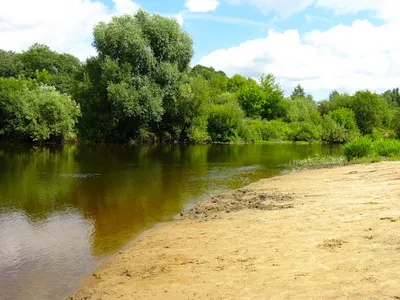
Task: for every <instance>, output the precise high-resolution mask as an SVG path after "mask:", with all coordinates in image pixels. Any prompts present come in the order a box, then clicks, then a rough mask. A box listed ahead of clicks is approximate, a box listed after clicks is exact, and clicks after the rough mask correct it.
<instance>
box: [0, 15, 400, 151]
mask: <svg viewBox="0 0 400 300" xmlns="http://www.w3.org/2000/svg"><path fill="white" fill-rule="evenodd" d="M93 40H94V41H93V46H94V47H95V49H96V51H97V55H96V56H94V57H90V58H88V59H87V60H86V61H85V62H83V63H82V62H80V61H79V59H77V58H76V57H74V56H73V55H70V54H60V53H57V52H55V51H52V50H51V49H50V48H49V47H47V46H45V45H40V44H34V45H32V46H31V47H30V48H29V49H28V50H27V51H23V52H21V53H15V52H12V51H4V50H0V139H3V140H18V141H34V142H66V141H76V140H81V141H93V142H147V141H158V142H171V141H186V142H194V143H202V142H241V141H243V142H262V141H284V140H288V141H324V142H330V143H344V142H348V141H350V140H353V139H355V138H357V137H359V136H361V135H369V136H371V137H373V138H379V137H381V136H383V135H385V136H388V135H391V136H397V137H400V118H399V117H400V109H399V107H400V95H399V89H398V88H396V89H393V90H388V91H386V92H385V93H383V94H378V93H374V92H371V91H369V90H363V91H358V92H356V93H354V94H353V95H350V94H345V93H339V92H337V91H333V92H332V93H331V94H330V96H329V99H327V100H323V101H320V102H316V101H314V99H313V97H312V96H311V95H309V94H307V93H306V92H305V91H304V89H303V88H302V87H301V86H300V85H298V86H297V87H296V88H295V89H294V90H293V92H292V94H291V96H290V97H285V95H284V92H283V90H282V88H281V87H280V86H279V84H278V83H277V82H276V79H275V77H274V76H273V75H272V74H267V75H263V76H261V78H259V79H258V80H254V79H252V78H246V77H244V76H241V75H239V74H236V75H234V76H232V77H228V76H227V75H226V74H225V73H224V72H222V71H217V70H214V69H213V68H208V67H204V66H201V65H197V66H195V67H193V68H191V67H190V61H191V59H192V56H193V41H192V38H191V37H190V35H188V34H187V33H186V32H184V31H183V30H182V29H181V27H180V26H179V25H178V24H177V22H176V21H174V20H172V19H169V18H166V17H163V16H160V15H157V14H149V13H147V12H145V11H143V10H141V11H139V12H138V13H136V14H135V15H125V16H118V17H114V18H113V19H112V20H111V21H110V22H109V23H104V22H101V23H99V24H98V25H96V26H95V28H94V30H93Z"/></svg>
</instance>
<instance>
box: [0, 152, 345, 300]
mask: <svg viewBox="0 0 400 300" xmlns="http://www.w3.org/2000/svg"><path fill="white" fill-rule="evenodd" d="M340 151H341V150H340V147H333V146H328V145H319V144H312V145H295V144H281V145H197V146H182V145H175V146H165V145H163V146H153V147H127V146H126V147H124V146H104V147H102V146H66V147H52V148H31V147H22V146H19V147H16V146H4V145H2V146H0V299H65V298H66V297H67V296H68V295H70V294H72V293H73V292H74V291H75V290H76V289H77V288H79V286H80V283H81V280H82V279H83V278H84V277H85V276H86V275H87V274H89V273H90V272H91V271H92V270H93V269H94V268H95V267H96V265H97V264H98V263H99V262H100V261H101V259H102V258H104V257H105V256H106V255H107V254H110V253H112V252H114V251H115V250H117V249H118V248H120V247H121V246H122V245H124V244H125V243H126V242H127V241H129V240H131V239H133V238H134V237H135V236H137V234H138V233H139V232H141V231H142V230H144V229H145V228H148V227H149V226H151V225H153V224H155V223H157V222H161V221H165V220H169V219H171V218H172V217H173V216H174V215H175V214H177V213H178V212H179V211H180V210H181V209H182V208H183V207H185V206H186V205H190V204H194V203H196V202H199V201H201V200H202V199H204V198H207V197H209V196H210V195H211V194H215V193H220V192H223V191H226V190H229V189H235V188H239V187H242V186H245V185H247V184H249V183H251V182H254V181H256V180H258V179H260V178H265V177H271V176H274V175H277V174H280V173H281V172H282V171H283V170H284V169H285V166H283V165H284V164H287V163H289V162H290V161H292V160H294V159H301V158H306V157H308V156H311V155H314V154H331V155H335V154H338V153H340Z"/></svg>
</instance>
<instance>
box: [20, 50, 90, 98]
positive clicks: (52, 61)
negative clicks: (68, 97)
mask: <svg viewBox="0 0 400 300" xmlns="http://www.w3.org/2000/svg"><path fill="white" fill-rule="evenodd" d="M16 59H17V60H18V63H20V67H19V69H20V71H19V74H18V75H23V76H26V77H28V78H36V75H37V71H40V72H42V71H43V70H46V71H47V72H48V73H49V74H50V75H51V79H50V80H49V82H48V84H49V85H52V86H54V87H56V88H57V90H59V91H60V92H62V93H68V94H71V93H72V90H73V88H74V86H75V77H76V76H77V74H78V73H79V72H80V71H81V68H82V65H81V62H80V61H79V59H77V58H76V57H74V56H73V55H71V54H60V53H57V52H54V51H52V50H51V49H50V48H49V47H48V46H46V45H41V44H34V45H32V46H31V47H30V48H29V49H28V50H27V51H24V52H22V53H18V54H16Z"/></svg>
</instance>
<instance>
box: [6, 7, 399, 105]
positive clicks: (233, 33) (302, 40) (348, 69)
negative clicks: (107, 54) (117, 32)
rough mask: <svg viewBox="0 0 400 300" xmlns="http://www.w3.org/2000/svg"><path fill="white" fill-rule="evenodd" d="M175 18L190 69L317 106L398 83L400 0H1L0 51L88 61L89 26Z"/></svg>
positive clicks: (93, 53)
mask: <svg viewBox="0 0 400 300" xmlns="http://www.w3.org/2000/svg"><path fill="white" fill-rule="evenodd" d="M140 8H142V9H145V10H147V11H148V12H150V13H159V14H162V15H164V16H166V17H170V18H174V19H176V20H177V22H178V23H179V24H180V25H181V26H182V28H183V30H185V31H186V32H188V33H189V34H190V35H191V36H192V37H193V40H194V51H195V55H194V57H193V60H192V65H196V64H202V65H205V66H209V67H214V68H215V69H217V70H223V71H225V72H226V73H227V75H229V76H232V75H234V74H236V73H239V74H242V75H244V76H246V77H252V78H259V77H260V76H261V75H262V74H267V73H272V74H274V75H275V77H276V79H277V82H278V83H279V84H280V85H281V87H282V88H283V89H284V91H285V93H286V94H290V92H291V90H293V88H294V87H295V86H296V85H297V84H301V85H302V86H303V87H304V88H305V90H306V92H308V93H310V94H312V95H313V96H314V97H315V99H317V100H320V99H324V98H327V97H328V95H329V93H330V92H331V91H332V90H338V91H340V92H348V93H353V92H354V91H356V90H360V89H370V90H373V91H377V92H382V91H385V90H387V89H391V88H394V87H398V86H399V85H400V38H399V34H398V32H399V30H398V29H399V28H400V1H399V0H135V1H132V0H0V48H1V49H5V50H14V51H23V50H26V49H27V48H28V47H29V46H30V45H32V44H33V43H36V42H38V43H42V44H46V45H48V46H49V47H50V48H52V49H53V50H55V51H58V52H67V53H71V54H74V55H76V56H77V57H79V58H80V59H81V60H82V61H83V60H85V59H86V58H87V57H89V56H92V55H95V54H96V51H95V50H94V48H93V47H92V46H91V43H92V29H93V26H94V25H95V24H97V23H98V22H100V21H106V22H107V21H109V20H110V19H111V18H112V16H114V15H123V14H133V13H135V12H136V11H137V10H138V9H140Z"/></svg>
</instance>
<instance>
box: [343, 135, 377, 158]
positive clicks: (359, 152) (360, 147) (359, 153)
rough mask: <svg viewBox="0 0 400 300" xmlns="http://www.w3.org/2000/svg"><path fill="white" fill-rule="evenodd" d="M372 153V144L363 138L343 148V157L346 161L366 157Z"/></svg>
mask: <svg viewBox="0 0 400 300" xmlns="http://www.w3.org/2000/svg"><path fill="white" fill-rule="evenodd" d="M373 152H374V144H373V142H372V141H371V140H370V139H368V138H365V137H362V138H359V139H356V140H354V141H352V142H350V143H347V144H346V145H345V146H344V155H345V156H346V158H347V160H348V161H350V160H353V159H357V158H361V157H368V156H370V155H372V154H373Z"/></svg>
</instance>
